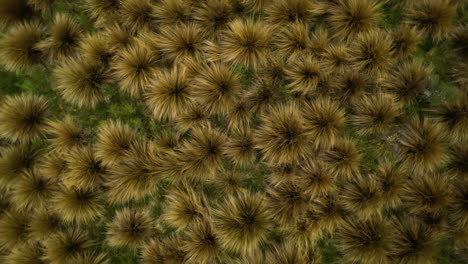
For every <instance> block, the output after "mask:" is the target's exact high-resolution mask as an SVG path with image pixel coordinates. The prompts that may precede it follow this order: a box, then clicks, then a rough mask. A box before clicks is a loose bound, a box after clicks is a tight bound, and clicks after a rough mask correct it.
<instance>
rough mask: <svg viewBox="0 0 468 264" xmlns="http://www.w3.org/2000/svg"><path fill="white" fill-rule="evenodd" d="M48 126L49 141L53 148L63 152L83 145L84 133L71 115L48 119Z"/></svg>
mask: <svg viewBox="0 0 468 264" xmlns="http://www.w3.org/2000/svg"><path fill="white" fill-rule="evenodd" d="M48 126H49V127H48V128H47V132H48V133H49V142H50V146H51V148H52V149H53V150H55V151H57V152H60V153H63V152H69V151H71V150H72V149H73V148H75V147H80V146H84V144H85V139H86V134H85V132H84V131H83V130H82V129H81V128H80V127H78V126H77V125H76V124H75V122H74V120H73V119H72V118H71V117H69V116H68V117H66V118H65V119H63V120H53V121H50V122H48Z"/></svg>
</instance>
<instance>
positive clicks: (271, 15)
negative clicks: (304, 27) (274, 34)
mask: <svg viewBox="0 0 468 264" xmlns="http://www.w3.org/2000/svg"><path fill="white" fill-rule="evenodd" d="M311 6H312V2H310V1H302V0H277V1H272V4H270V5H269V6H268V8H267V9H266V10H265V11H266V13H267V14H268V17H267V22H268V23H269V24H271V25H274V26H275V27H280V26H283V25H286V24H288V23H294V22H304V23H309V22H310V19H311V12H310V10H311Z"/></svg>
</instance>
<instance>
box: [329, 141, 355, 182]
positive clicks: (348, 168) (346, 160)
mask: <svg viewBox="0 0 468 264" xmlns="http://www.w3.org/2000/svg"><path fill="white" fill-rule="evenodd" d="M320 159H321V160H323V161H324V162H325V164H327V165H328V167H329V168H330V171H331V173H333V174H334V175H335V177H341V178H343V177H344V178H348V179H349V178H352V177H353V175H355V174H356V173H358V172H359V168H360V162H361V159H362V155H361V153H360V152H359V149H358V148H357V146H356V143H355V142H354V141H352V140H351V139H346V138H342V139H338V140H337V141H336V142H335V144H334V145H332V146H331V147H330V148H329V149H328V150H326V151H324V152H322V153H321V154H320Z"/></svg>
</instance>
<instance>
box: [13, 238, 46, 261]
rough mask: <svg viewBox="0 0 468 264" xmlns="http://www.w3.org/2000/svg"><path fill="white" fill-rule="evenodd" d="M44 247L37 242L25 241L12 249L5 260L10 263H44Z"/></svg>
mask: <svg viewBox="0 0 468 264" xmlns="http://www.w3.org/2000/svg"><path fill="white" fill-rule="evenodd" d="M43 255H44V250H43V248H42V247H41V246H40V245H38V244H35V243H25V244H24V245H22V246H21V247H17V248H15V249H13V250H12V252H11V253H10V255H8V257H7V258H6V260H5V263H8V264H38V263H39V264H42V263H45V262H44V261H43V260H42V256H43Z"/></svg>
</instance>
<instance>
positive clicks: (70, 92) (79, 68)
mask: <svg viewBox="0 0 468 264" xmlns="http://www.w3.org/2000/svg"><path fill="white" fill-rule="evenodd" d="M54 76H55V78H56V79H57V89H58V90H59V92H60V93H61V94H62V97H63V98H64V99H65V100H66V101H68V102H69V103H72V104H75V105H77V106H79V107H82V106H90V107H94V106H96V104H97V103H99V102H101V101H102V100H103V99H104V95H103V91H102V90H103V86H104V85H105V84H106V83H107V82H108V77H109V71H108V69H106V68H105V67H103V66H102V64H100V63H98V64H96V63H93V62H89V61H83V60H79V59H77V60H70V61H67V62H65V63H64V64H63V65H61V66H60V67H58V68H56V69H55V71H54Z"/></svg>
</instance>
